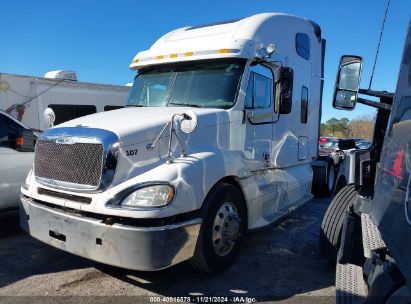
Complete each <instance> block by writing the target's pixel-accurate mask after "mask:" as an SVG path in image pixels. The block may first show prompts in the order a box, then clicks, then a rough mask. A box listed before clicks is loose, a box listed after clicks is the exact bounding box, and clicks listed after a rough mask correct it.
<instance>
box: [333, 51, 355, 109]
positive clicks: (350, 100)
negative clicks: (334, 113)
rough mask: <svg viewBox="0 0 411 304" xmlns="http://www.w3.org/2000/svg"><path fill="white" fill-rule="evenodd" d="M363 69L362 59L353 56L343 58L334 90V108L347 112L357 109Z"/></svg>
mask: <svg viewBox="0 0 411 304" xmlns="http://www.w3.org/2000/svg"><path fill="white" fill-rule="evenodd" d="M361 69H362V58H361V57H359V56H351V55H344V56H342V57H341V59H340V65H339V67H338V74H337V80H336V82H335V88H334V97H333V107H334V108H336V109H345V110H353V109H354V108H355V104H356V102H357V98H358V90H359V89H360V80H361Z"/></svg>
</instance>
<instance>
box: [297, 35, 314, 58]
mask: <svg viewBox="0 0 411 304" xmlns="http://www.w3.org/2000/svg"><path fill="white" fill-rule="evenodd" d="M295 49H296V51H297V54H298V56H300V57H302V58H304V59H306V60H309V59H310V38H309V37H308V35H307V34H304V33H297V34H296V35H295Z"/></svg>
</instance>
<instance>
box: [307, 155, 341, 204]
mask: <svg viewBox="0 0 411 304" xmlns="http://www.w3.org/2000/svg"><path fill="white" fill-rule="evenodd" d="M336 175H337V172H336V168H335V166H334V161H333V160H332V159H329V160H328V162H327V171H326V176H325V179H326V183H322V184H313V188H312V191H311V192H312V193H313V194H314V196H315V197H319V198H324V197H330V196H331V195H332V194H333V193H334V188H335V179H336Z"/></svg>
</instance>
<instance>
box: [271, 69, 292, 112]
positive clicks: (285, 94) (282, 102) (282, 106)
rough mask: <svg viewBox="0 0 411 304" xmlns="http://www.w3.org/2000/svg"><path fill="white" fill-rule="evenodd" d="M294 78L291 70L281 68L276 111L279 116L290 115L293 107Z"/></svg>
mask: <svg viewBox="0 0 411 304" xmlns="http://www.w3.org/2000/svg"><path fill="white" fill-rule="evenodd" d="M293 78H294V71H293V69H291V68H287V67H281V68H280V70H279V79H278V81H277V83H276V103H275V111H276V112H278V113H279V114H289V113H290V112H291V109H292V106H293Z"/></svg>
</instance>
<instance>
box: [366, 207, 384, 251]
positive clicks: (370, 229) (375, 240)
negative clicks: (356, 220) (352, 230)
mask: <svg viewBox="0 0 411 304" xmlns="http://www.w3.org/2000/svg"><path fill="white" fill-rule="evenodd" d="M361 227H362V242H363V248H364V256H365V257H366V258H371V250H376V249H379V248H384V247H385V243H384V241H383V240H382V238H381V234H380V232H379V231H378V228H377V226H375V225H374V223H373V222H372V220H371V218H370V215H369V214H365V213H362V214H361Z"/></svg>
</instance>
